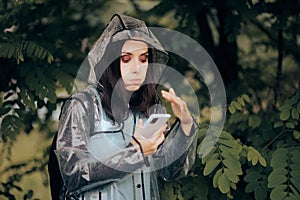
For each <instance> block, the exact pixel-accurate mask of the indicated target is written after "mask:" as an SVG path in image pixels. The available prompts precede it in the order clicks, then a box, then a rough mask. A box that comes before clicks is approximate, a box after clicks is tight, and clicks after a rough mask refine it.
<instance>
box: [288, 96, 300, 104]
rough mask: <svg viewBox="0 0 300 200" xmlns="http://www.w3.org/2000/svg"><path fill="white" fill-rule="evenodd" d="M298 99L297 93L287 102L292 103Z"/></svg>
mask: <svg viewBox="0 0 300 200" xmlns="http://www.w3.org/2000/svg"><path fill="white" fill-rule="evenodd" d="M298 101H299V95H295V96H293V97H292V98H290V99H289V101H288V104H289V105H294V104H296V103H297V102H298Z"/></svg>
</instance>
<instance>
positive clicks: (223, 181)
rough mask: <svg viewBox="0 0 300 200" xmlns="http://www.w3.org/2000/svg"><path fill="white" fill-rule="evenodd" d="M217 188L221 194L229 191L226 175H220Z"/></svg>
mask: <svg viewBox="0 0 300 200" xmlns="http://www.w3.org/2000/svg"><path fill="white" fill-rule="evenodd" d="M218 188H219V190H220V191H221V192H222V193H223V194H226V193H228V192H229V191H230V181H229V179H228V177H227V176H226V174H221V175H220V177H219V180H218Z"/></svg>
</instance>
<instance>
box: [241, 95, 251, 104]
mask: <svg viewBox="0 0 300 200" xmlns="http://www.w3.org/2000/svg"><path fill="white" fill-rule="evenodd" d="M242 98H243V99H244V100H245V101H246V102H248V103H250V102H251V101H250V98H249V96H248V95H247V94H243V95H242Z"/></svg>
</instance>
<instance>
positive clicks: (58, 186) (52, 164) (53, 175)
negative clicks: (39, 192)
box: [48, 92, 95, 200]
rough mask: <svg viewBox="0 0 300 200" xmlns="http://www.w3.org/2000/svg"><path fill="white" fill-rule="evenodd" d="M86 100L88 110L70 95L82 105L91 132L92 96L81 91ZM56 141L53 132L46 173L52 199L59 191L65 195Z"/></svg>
mask: <svg viewBox="0 0 300 200" xmlns="http://www.w3.org/2000/svg"><path fill="white" fill-rule="evenodd" d="M82 93H83V94H84V95H85V96H86V98H87V100H88V102H89V106H88V108H89V110H87V109H86V107H85V105H84V103H83V102H82V100H81V99H80V98H76V97H72V98H74V99H77V100H78V101H79V102H80V103H81V104H82V106H83V108H84V109H85V111H86V112H87V115H88V117H89V120H90V122H91V123H90V125H91V127H90V131H91V133H93V132H94V128H95V125H94V123H93V121H94V119H95V110H94V108H93V106H94V104H93V98H92V96H91V94H89V93H87V92H82ZM56 142H57V133H55V135H54V137H53V140H52V143H51V146H50V152H49V161H48V174H49V182H50V191H51V197H52V200H58V199H59V196H60V194H61V193H64V194H65V195H66V193H65V192H66V188H65V186H64V182H63V178H62V176H61V173H60V168H59V163H58V160H57V157H56V154H55V150H56Z"/></svg>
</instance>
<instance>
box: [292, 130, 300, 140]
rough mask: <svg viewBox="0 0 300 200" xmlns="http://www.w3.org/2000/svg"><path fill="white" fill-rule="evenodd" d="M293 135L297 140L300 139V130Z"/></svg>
mask: <svg viewBox="0 0 300 200" xmlns="http://www.w3.org/2000/svg"><path fill="white" fill-rule="evenodd" d="M293 135H294V137H295V139H297V140H299V139H300V131H294V132H293Z"/></svg>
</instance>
